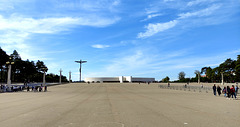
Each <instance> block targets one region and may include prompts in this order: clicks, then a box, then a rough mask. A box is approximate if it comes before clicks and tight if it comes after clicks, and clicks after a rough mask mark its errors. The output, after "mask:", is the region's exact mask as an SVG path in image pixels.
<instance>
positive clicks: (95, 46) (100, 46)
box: [92, 44, 110, 49]
mask: <svg viewBox="0 0 240 127" xmlns="http://www.w3.org/2000/svg"><path fill="white" fill-rule="evenodd" d="M92 47H93V48H98V49H103V48H108V47H110V46H109V45H100V44H96V45H92Z"/></svg>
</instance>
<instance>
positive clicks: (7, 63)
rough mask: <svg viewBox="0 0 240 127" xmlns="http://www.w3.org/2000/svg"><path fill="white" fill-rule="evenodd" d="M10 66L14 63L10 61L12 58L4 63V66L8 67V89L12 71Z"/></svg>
mask: <svg viewBox="0 0 240 127" xmlns="http://www.w3.org/2000/svg"><path fill="white" fill-rule="evenodd" d="M12 64H14V62H13V61H12V58H11V57H9V61H7V62H6V65H8V79H7V85H8V87H10V85H11V70H12Z"/></svg>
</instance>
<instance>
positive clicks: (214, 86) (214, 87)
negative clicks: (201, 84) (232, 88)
mask: <svg viewBox="0 0 240 127" xmlns="http://www.w3.org/2000/svg"><path fill="white" fill-rule="evenodd" d="M212 89H213V94H214V95H215V96H216V90H217V87H216V85H215V84H214V85H213V87H212Z"/></svg>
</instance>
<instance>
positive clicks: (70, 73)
mask: <svg viewBox="0 0 240 127" xmlns="http://www.w3.org/2000/svg"><path fill="white" fill-rule="evenodd" d="M71 73H72V72H71V71H69V83H71Z"/></svg>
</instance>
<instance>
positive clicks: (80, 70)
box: [79, 60, 82, 82]
mask: <svg viewBox="0 0 240 127" xmlns="http://www.w3.org/2000/svg"><path fill="white" fill-rule="evenodd" d="M79 72H80V77H79V81H80V82H81V78H82V60H81V61H80V69H79Z"/></svg>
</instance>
